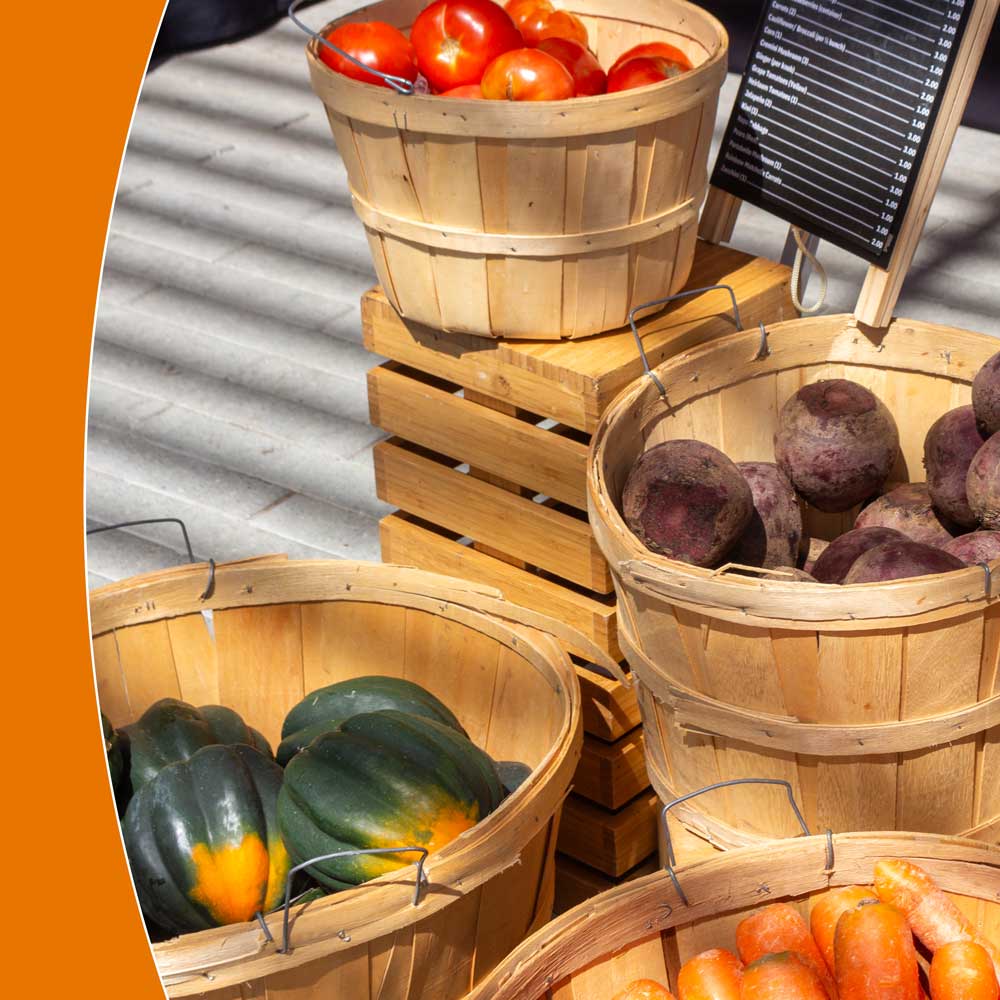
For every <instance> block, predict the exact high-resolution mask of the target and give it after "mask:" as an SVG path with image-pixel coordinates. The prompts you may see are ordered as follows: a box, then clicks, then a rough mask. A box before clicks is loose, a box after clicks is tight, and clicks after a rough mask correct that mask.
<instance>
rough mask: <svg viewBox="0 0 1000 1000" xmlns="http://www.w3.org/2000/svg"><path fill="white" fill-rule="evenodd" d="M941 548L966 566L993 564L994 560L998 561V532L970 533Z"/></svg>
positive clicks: (999, 545)
mask: <svg viewBox="0 0 1000 1000" xmlns="http://www.w3.org/2000/svg"><path fill="white" fill-rule="evenodd" d="M941 548H942V549H943V550H944V551H945V552H949V553H950V554H951V555H953V556H955V557H956V558H957V559H961V560H962V562H964V563H965V565H966V566H975V565H977V564H978V563H984V562H986V563H988V562H993V560H994V559H1000V531H972V532H970V533H969V534H968V535H960V536H959V537H958V538H953V539H952V540H951V541H950V542H949V543H948V544H947V545H942V546H941Z"/></svg>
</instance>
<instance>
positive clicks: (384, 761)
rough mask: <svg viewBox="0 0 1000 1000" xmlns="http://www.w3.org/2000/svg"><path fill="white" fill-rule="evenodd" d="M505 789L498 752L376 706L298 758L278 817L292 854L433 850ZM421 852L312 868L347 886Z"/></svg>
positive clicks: (332, 883)
mask: <svg viewBox="0 0 1000 1000" xmlns="http://www.w3.org/2000/svg"><path fill="white" fill-rule="evenodd" d="M503 795H504V791H503V786H502V785H501V783H500V780H499V778H498V776H497V771H496V768H495V766H494V763H493V761H492V760H491V759H490V757H489V756H488V755H487V754H486V753H484V752H483V751H482V750H480V749H479V748H478V747H477V746H476V745H475V744H474V743H472V742H471V741H470V740H469V739H468V737H466V736H464V735H463V734H462V733H459V732H456V731H455V730H454V729H453V728H452V727H450V726H446V725H443V724H442V723H439V722H436V721H434V720H433V719H427V718H423V717H421V716H417V715H410V714H408V713H406V712H397V711H391V710H390V711H382V712H370V713H366V714H363V715H356V716H354V717H353V718H351V719H348V720H347V721H345V722H343V723H342V724H341V726H340V728H339V729H338V730H337V731H335V732H332V733H326V734H325V735H322V736H320V737H319V738H318V739H316V740H314V741H313V742H312V743H311V744H310V745H309V746H307V747H306V748H305V749H304V750H301V751H300V752H299V753H298V754H296V755H295V757H293V758H292V760H291V761H290V762H289V764H288V766H287V768H286V769H285V783H284V785H283V786H282V788H281V794H280V796H279V797H278V822H279V824H280V826H281V833H282V836H283V838H284V840H285V844H286V846H287V847H288V851H289V853H290V854H291V856H292V860H293V862H294V863H295V864H301V863H303V862H305V861H309V860H311V859H312V858H316V857H320V856H322V855H326V854H333V853H335V852H338V851H352V850H358V849H364V848H383V847H396V846H406V847H426V848H427V849H428V850H429V851H436V850H440V849H441V848H442V847H444V846H445V845H446V844H448V843H450V842H451V841H452V840H454V838H455V837H457V836H459V835H460V834H461V833H463V832H464V831H465V830H468V829H470V828H471V827H473V826H475V825H476V823H478V822H479V821H480V820H481V819H483V818H485V817H486V816H487V815H489V813H491V812H492V811H493V810H494V809H496V808H497V806H498V805H500V802H501V800H502V799H503ZM418 857H419V856H418V855H417V854H416V853H406V854H384V855H356V856H352V857H344V858H336V859H333V860H329V861H323V862H321V863H318V864H316V865H313V866H311V867H310V868H309V869H308V870H309V873H310V874H311V875H312V876H313V878H315V879H316V880H317V881H319V882H321V883H322V884H324V885H325V886H327V887H328V888H330V889H334V890H336V889H347V888H350V887H352V886H356V885H360V884H361V883H363V882H367V881H369V880H370V879H373V878H378V876H380V875H385V874H387V873H389V872H393V871H397V870H398V869H400V868H404V867H406V866H408V865H412V864H413V863H414V862H415V861H417V860H418Z"/></svg>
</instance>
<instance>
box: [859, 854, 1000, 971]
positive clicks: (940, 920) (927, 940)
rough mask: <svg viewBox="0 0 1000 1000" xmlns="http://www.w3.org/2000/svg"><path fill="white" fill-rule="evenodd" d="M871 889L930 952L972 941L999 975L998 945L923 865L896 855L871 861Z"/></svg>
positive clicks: (999, 954) (999, 955)
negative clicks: (896, 913)
mask: <svg viewBox="0 0 1000 1000" xmlns="http://www.w3.org/2000/svg"><path fill="white" fill-rule="evenodd" d="M875 892H876V893H878V898H879V899H881V900H882V901H883V902H885V903H889V904H890V905H891V906H895V907H896V909H898V910H901V911H902V913H903V915H904V916H905V917H906V919H907V920H909V922H910V926H911V927H912V928H913V933H914V934H916V935H917V938H918V939H919V940H920V941H921V943H922V944H924V945H925V946H926V947H928V948H929V949H930V950H931V952H936V951H937V950H938V948H942V947H944V945H946V944H951V943H952V942H953V941H975V942H976V944H978V945H980V946H981V947H982V948H984V949H985V950H986V952H987V953H988V954H989V956H990V958H991V959H992V961H993V972H994V974H995V975H996V976H997V978H998V979H1000V948H997V947H996V945H994V944H992V943H991V942H990V941H987V940H986V938H985V937H983V936H982V935H981V934H979V933H978V932H977V931H976V928H975V927H974V926H973V924H972V921H970V920H969V918H968V917H966V915H965V914H964V913H962V911H961V910H960V909H959V908H958V907H957V906H956V905H955V904H954V903H953V902H952V901H951V900H950V899H949V898H948V897H947V896H946V895H945V893H944V892H942V891H941V890H940V889H939V888H938V887H937V885H936V884H935V882H934V879H932V878H931V877H930V875H928V874H927V872H925V871H924V870H923V868H920V867H919V866H918V865H915V864H913V863H912V862H910V861H903V860H900V859H898V858H886V859H883V860H881V861H879V862H877V863H876V865H875Z"/></svg>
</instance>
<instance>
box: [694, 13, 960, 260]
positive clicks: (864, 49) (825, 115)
mask: <svg viewBox="0 0 1000 1000" xmlns="http://www.w3.org/2000/svg"><path fill="white" fill-rule="evenodd" d="M974 6H975V0H849V2H848V0H768V3H767V4H766V5H765V8H764V13H763V16H762V18H761V22H760V25H759V27H758V29H757V34H756V37H755V39H754V44H753V47H752V49H751V52H750V58H749V61H748V64H747V69H746V72H745V74H744V77H743V82H742V85H741V87H740V91H739V94H738V96H737V99H736V106H735V108H734V109H733V114H732V117H731V118H730V121H729V125H728V127H727V129H726V133H725V137H724V139H723V143H722V147H721V150H720V152H719V157H718V160H717V162H716V165H715V171H714V174H713V177H712V184H713V186H714V187H716V188H719V189H721V190H723V191H726V192H728V193H729V194H732V195H734V196H736V197H738V198H740V199H742V200H744V201H747V202H750V203H751V204H754V205H758V206H760V207H762V208H764V209H766V210H767V211H768V212H770V213H771V214H773V215H776V216H778V217H779V218H781V219H784V220H785V221H787V222H789V223H792V224H793V225H796V226H799V227H801V228H802V229H805V230H806V231H807V232H809V233H812V234H813V235H814V236H819V237H821V238H822V239H824V240H826V241H828V242H830V243H833V244H834V245H836V246H839V247H842V248H843V249H845V250H849V251H850V252H851V253H853V254H855V255H856V256H858V257H861V258H863V259H864V260H866V261H868V262H869V263H872V264H878V265H884V264H885V263H886V262H887V261H888V260H889V259H890V258H891V256H892V252H893V247H894V245H895V241H896V238H897V236H898V235H899V230H900V227H901V226H902V224H903V220H904V219H905V217H906V211H907V207H908V205H909V202H910V198H911V196H912V194H913V188H914V184H915V183H916V180H917V175H918V173H919V170H920V164H921V162H922V160H923V157H924V154H925V152H926V147H927V144H928V141H929V139H930V136H931V134H932V132H933V130H934V123H935V121H936V120H937V115H938V111H939V104H940V99H941V97H942V95H943V93H944V91H945V89H946V86H947V83H948V80H949V78H950V76H951V73H952V69H953V67H954V62H955V57H956V55H957V53H958V50H959V47H960V43H961V41H962V38H963V35H964V33H965V30H966V27H967V25H968V22H969V16H970V14H971V11H972V8H973V7H974Z"/></svg>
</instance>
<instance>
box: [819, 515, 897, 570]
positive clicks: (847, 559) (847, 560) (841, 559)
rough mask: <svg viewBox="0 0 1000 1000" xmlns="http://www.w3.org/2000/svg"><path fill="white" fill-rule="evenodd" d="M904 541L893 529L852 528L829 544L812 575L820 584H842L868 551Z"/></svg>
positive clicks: (876, 527)
mask: <svg viewBox="0 0 1000 1000" xmlns="http://www.w3.org/2000/svg"><path fill="white" fill-rule="evenodd" d="M905 541H907V538H906V535H904V534H903V533H902V532H901V531H896V529H895V528H881V527H878V526H875V527H871V528H854V529H852V530H851V531H847V532H845V533H844V534H843V535H841V536H840V537H839V538H835V539H834V540H833V541H832V542H830V544H829V545H828V546H827V547H826V548H825V549H824V550H823V553H822V555H820V557H819V558H818V559H817V560H816V562H815V564H814V565H813V568H812V575H813V576H814V577H816V579H817V580H818V581H819V582H820V583H843V582H844V577H845V576H847V574H848V572H849V571H850V569H851V567H852V566H853V565H854V564H855V563H856V562H857V561H858V559H860V558H861V556H863V555H864V554H865V553H866V552H867V551H868V550H869V549H873V548H875V546H876V545H884V544H885V543H886V542H905Z"/></svg>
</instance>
